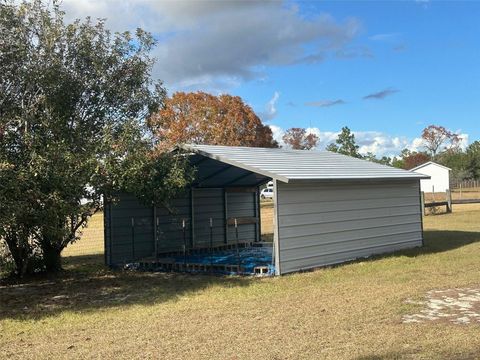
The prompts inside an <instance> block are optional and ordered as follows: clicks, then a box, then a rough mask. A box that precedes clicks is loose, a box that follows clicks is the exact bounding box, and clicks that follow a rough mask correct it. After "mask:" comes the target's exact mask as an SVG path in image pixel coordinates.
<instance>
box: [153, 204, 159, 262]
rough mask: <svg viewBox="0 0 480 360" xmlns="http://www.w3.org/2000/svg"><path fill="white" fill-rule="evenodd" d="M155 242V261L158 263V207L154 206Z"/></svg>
mask: <svg viewBox="0 0 480 360" xmlns="http://www.w3.org/2000/svg"><path fill="white" fill-rule="evenodd" d="M153 242H154V243H153V248H154V251H155V261H158V218H157V207H156V206H155V205H153Z"/></svg>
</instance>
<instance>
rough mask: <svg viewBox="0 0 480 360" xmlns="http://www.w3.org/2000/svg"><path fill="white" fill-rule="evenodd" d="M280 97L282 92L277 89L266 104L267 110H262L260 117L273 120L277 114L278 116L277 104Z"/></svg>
mask: <svg viewBox="0 0 480 360" xmlns="http://www.w3.org/2000/svg"><path fill="white" fill-rule="evenodd" d="M279 98H280V93H279V92H278V91H275V92H274V93H273V97H272V98H271V99H270V100H269V101H268V102H267V104H266V105H265V111H263V112H260V117H261V118H262V120H263V121H268V120H272V119H273V118H274V117H275V116H277V108H276V104H277V101H278V99H279Z"/></svg>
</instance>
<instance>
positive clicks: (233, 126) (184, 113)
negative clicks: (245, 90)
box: [148, 92, 278, 150]
mask: <svg viewBox="0 0 480 360" xmlns="http://www.w3.org/2000/svg"><path fill="white" fill-rule="evenodd" d="M148 125H149V127H150V129H151V130H152V131H153V133H154V134H155V136H156V138H157V140H158V148H159V150H168V149H171V148H172V147H174V146H175V145H177V144H186V143H191V144H208V145H228V146H250V147H269V148H271V147H278V143H277V142H276V141H275V140H274V139H273V135H272V131H271V129H270V128H269V127H268V126H266V125H264V124H262V121H261V120H260V119H259V117H258V116H257V115H255V113H254V112H253V110H252V108H251V107H250V106H248V105H246V104H245V103H244V102H243V101H242V99H241V98H240V97H238V96H232V95H226V94H224V95H219V96H214V95H211V94H208V93H205V92H195V93H185V92H176V93H174V94H173V96H172V97H169V98H168V99H166V100H165V105H164V107H163V108H162V109H161V110H159V111H158V112H157V113H156V114H154V115H153V116H152V117H150V119H149V121H148Z"/></svg>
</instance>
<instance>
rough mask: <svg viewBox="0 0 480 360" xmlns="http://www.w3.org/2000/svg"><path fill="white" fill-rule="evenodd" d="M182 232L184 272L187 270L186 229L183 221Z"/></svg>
mask: <svg viewBox="0 0 480 360" xmlns="http://www.w3.org/2000/svg"><path fill="white" fill-rule="evenodd" d="M182 230H183V265H184V266H185V270H186V269H187V229H186V222H185V219H183V221H182Z"/></svg>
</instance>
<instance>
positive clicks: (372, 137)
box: [270, 125, 468, 157]
mask: <svg viewBox="0 0 480 360" xmlns="http://www.w3.org/2000/svg"><path fill="white" fill-rule="evenodd" d="M270 128H271V129H272V132H273V136H274V138H275V140H277V141H278V142H279V144H280V145H282V146H284V145H285V144H284V142H283V140H282V136H283V134H284V133H285V130H284V129H282V128H281V127H279V126H276V125H270ZM306 132H307V134H310V133H312V134H315V135H317V136H318V138H319V141H318V144H317V149H318V150H323V149H325V148H326V147H327V146H328V145H329V144H331V143H333V142H335V140H336V139H337V136H338V134H339V133H340V132H333V131H321V130H320V129H319V128H316V127H315V128H307V129H306ZM352 132H353V134H354V135H355V141H356V143H357V145H359V146H360V148H359V151H360V153H361V154H366V153H368V152H372V153H374V154H375V155H376V156H377V157H382V156H390V157H393V156H398V155H399V154H400V152H401V151H402V150H403V149H409V150H411V151H423V150H425V149H424V146H423V140H422V138H420V137H417V138H409V137H406V136H392V135H390V134H386V133H384V132H380V131H352ZM459 135H460V137H461V138H462V141H461V145H460V146H461V147H462V148H463V149H465V148H466V147H467V146H468V134H464V133H462V134H460V133H459Z"/></svg>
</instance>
